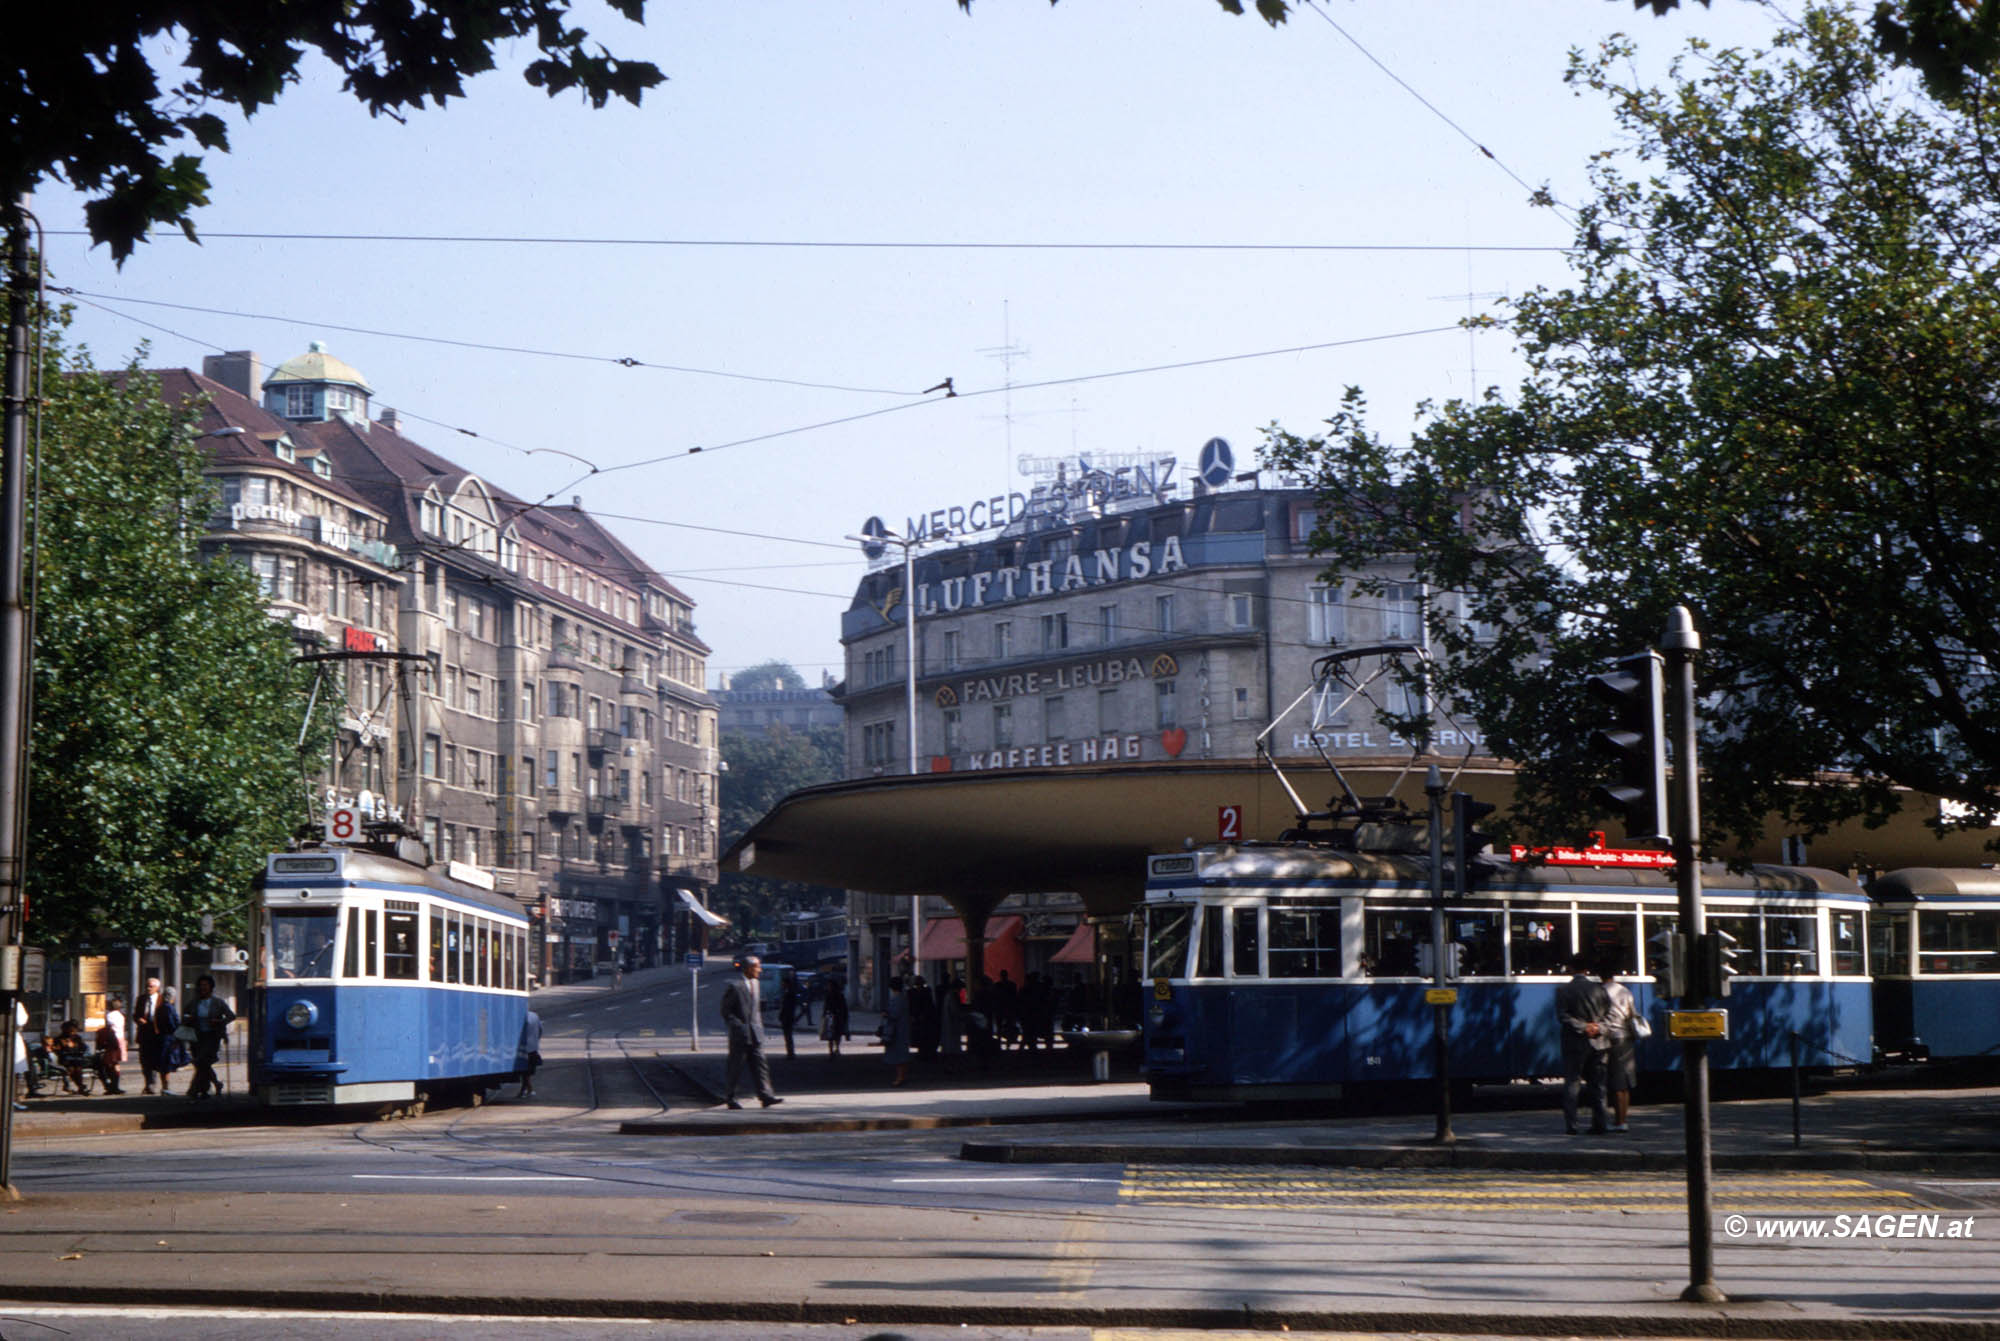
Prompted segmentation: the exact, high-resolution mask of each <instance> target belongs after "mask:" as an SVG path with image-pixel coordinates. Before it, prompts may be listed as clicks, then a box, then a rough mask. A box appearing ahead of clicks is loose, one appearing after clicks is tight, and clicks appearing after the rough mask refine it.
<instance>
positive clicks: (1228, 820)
mask: <svg viewBox="0 0 2000 1341" xmlns="http://www.w3.org/2000/svg"><path fill="white" fill-rule="evenodd" d="M1215 836H1216V838H1217V840H1218V841H1220V842H1224V843H1234V842H1237V841H1239V840H1240V839H1241V838H1242V837H1243V807H1242V806H1218V807H1217V808H1216V812H1215Z"/></svg>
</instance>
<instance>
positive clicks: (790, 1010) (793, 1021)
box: [778, 973, 799, 1057]
mask: <svg viewBox="0 0 2000 1341" xmlns="http://www.w3.org/2000/svg"><path fill="white" fill-rule="evenodd" d="M798 1022H799V975H798V974H796V973H787V974H786V975H785V979H784V985H783V986H782V987H780V988H779V989H778V1027H779V1028H780V1029H782V1030H784V1031H785V1056H787V1057H796V1056H798V1055H799V1054H798V1052H797V1050H796V1049H794V1048H793V1046H792V1029H793V1027H794V1026H796V1025H797V1024H798Z"/></svg>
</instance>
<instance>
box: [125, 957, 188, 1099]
mask: <svg viewBox="0 0 2000 1341" xmlns="http://www.w3.org/2000/svg"><path fill="white" fill-rule="evenodd" d="M132 1024H133V1028H134V1032H135V1034H136V1035H137V1041H138V1044H139V1072H140V1074H141V1075H142V1076H144V1077H145V1080H146V1087H145V1089H144V1090H143V1091H142V1093H145V1094H151V1093H152V1092H153V1080H154V1077H155V1076H157V1077H159V1085H160V1090H161V1092H162V1093H164V1092H165V1091H166V1088H167V1073H168V1071H169V1070H171V1068H170V1067H168V1066H167V1065H166V1062H167V1050H168V1046H169V1045H170V1044H171V1043H172V1042H173V1041H174V1030H176V1029H178V1028H180V1027H181V1017H180V1012H179V1011H176V1010H175V1009H174V1002H173V998H172V997H170V996H168V995H167V994H166V993H165V992H163V991H161V990H160V980H159V978H158V977H157V976H155V977H151V978H148V979H146V990H145V993H144V994H143V995H141V996H140V998H139V999H138V1000H137V1001H135V1002H133V1003H132Z"/></svg>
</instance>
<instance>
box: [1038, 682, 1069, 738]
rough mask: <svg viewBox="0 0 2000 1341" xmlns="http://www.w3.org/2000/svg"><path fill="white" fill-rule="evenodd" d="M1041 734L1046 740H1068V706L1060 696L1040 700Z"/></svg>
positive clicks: (1053, 695)
mask: <svg viewBox="0 0 2000 1341" xmlns="http://www.w3.org/2000/svg"><path fill="white" fill-rule="evenodd" d="M1042 732H1043V738H1044V739H1046V740H1051V741H1057V740H1067V739H1069V705H1068V704H1067V703H1065V702H1064V701H1063V696H1062V695H1061V694H1051V695H1050V696H1049V697H1047V698H1045V699H1043V700H1042Z"/></svg>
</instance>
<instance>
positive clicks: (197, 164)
mask: <svg viewBox="0 0 2000 1341" xmlns="http://www.w3.org/2000/svg"><path fill="white" fill-rule="evenodd" d="M608 3H609V4H610V5H611V7H612V8H613V9H615V10H616V11H617V12H618V13H620V14H622V15H624V16H625V17H626V18H628V19H630V20H632V21H633V22H635V23H637V22H641V21H643V18H644V10H645V0H608ZM571 9H572V5H571V3H570V0H430V3H428V4H424V5H422V6H414V5H411V4H408V3H406V2H405V0H292V2H291V3H286V4H242V3H235V2H234V0H184V2H183V3H180V4H175V5H139V4H131V3H119V2H118V0H111V2H110V3H99V4H75V5H48V6H42V7H40V8H38V9H37V10H36V11H35V13H34V24H33V27H34V29H35V32H34V35H33V36H32V37H30V36H29V34H28V33H26V32H25V31H16V32H15V33H14V38H15V40H14V41H12V42H10V43H8V55H7V56H6V57H5V58H4V64H0V68H4V69H6V70H7V71H8V73H9V77H8V78H6V79H0V114H4V117H5V121H6V126H7V134H6V137H5V138H4V140H0V214H4V213H5V212H6V211H8V210H10V209H11V208H12V206H13V203H14V202H15V201H17V200H19V199H21V198H22V197H23V196H25V195H27V193H28V192H29V191H31V190H33V189H34V187H35V185H36V184H37V183H38V182H41V181H43V180H44V179H46V178H49V177H52V176H53V177H59V178H61V179H62V180H64V181H67V182H68V183H69V184H70V185H71V186H73V187H75V188H76V189H77V190H79V191H83V192H86V193H88V194H89V195H90V196H91V197H92V198H91V200H90V203H89V204H88V206H87V207H86V211H85V212H86V214H87V216H88V219H89V224H90V232H91V236H92V237H93V238H95V239H96V240H97V241H99V242H102V243H107V244H109V245H110V247H111V249H112V253H113V255H115V256H116V257H117V258H118V259H119V260H120V261H123V260H124V259H125V257H127V256H128V255H130V254H131V252H132V249H133V247H134V246H135V245H137V243H138V242H139V241H140V240H141V239H143V238H144V237H145V235H146V232H147V230H148V229H150V228H151V227H152V226H153V225H155V224H170V225H176V226H178V227H180V228H182V229H184V230H185V231H186V232H187V233H188V236H190V237H193V236H194V227H193V222H192V220H193V215H194V212H195V210H197V209H198V208H200V207H201V206H202V205H204V204H206V203H207V201H208V185H209V183H208V176H207V174H206V173H205V172H204V171H203V170H202V158H201V155H200V154H199V153H192V152H174V150H176V149H179V148H183V147H185V148H192V149H200V150H210V151H216V152H226V151H227V150H228V148H229V135H228V127H227V126H226V125H225V124H224V122H223V119H222V118H221V117H220V116H218V115H217V114H216V111H215V109H216V108H218V107H220V108H234V109H236V110H237V111H240V112H242V113H243V114H244V115H246V116H249V115H252V114H254V113H256V112H257V111H259V110H260V109H262V108H265V107H268V106H270V105H271V104H272V103H274V102H276V101H277V100H278V97H279V95H280V94H282V93H283V92H284V91H285V89H286V87H287V86H288V85H291V84H294V83H297V82H298V79H299V66H300V63H301V61H303V60H304V58H305V57H306V56H307V54H308V53H310V52H314V51H317V52H318V53H319V54H320V55H322V56H324V57H326V59H328V60H329V61H331V62H333V64H334V65H335V66H336V67H337V68H338V69H339V70H340V72H341V74H342V76H343V79H344V82H343V84H342V87H343V88H344V89H345V90H346V91H347V92H349V93H351V94H353V95H354V97H355V98H356V99H357V100H358V101H359V102H360V103H361V104H362V105H363V106H364V107H366V108H367V109H368V111H369V114H370V115H372V116H390V117H394V118H397V119H398V120H400V119H401V118H402V115H403V114H404V113H405V112H408V111H412V110H416V109H419V108H422V107H423V106H425V105H426V104H427V103H435V104H437V105H438V106H443V105H444V104H445V103H446V102H448V101H450V100H451V99H452V98H457V97H462V96H464V93H465V81H466V79H467V78H468V77H470V76H472V75H477V74H481V73H484V72H485V71H487V70H490V69H492V68H493V63H494V51H495V49H496V48H498V47H500V46H501V45H503V44H506V43H511V42H513V41H515V40H517V39H520V38H527V39H530V40H532V41H533V42H534V44H535V46H536V47H537V49H539V51H540V52H541V55H540V56H539V57H538V58H537V59H535V60H534V61H532V62H530V63H529V65H528V67H527V69H526V70H525V71H524V74H525V77H526V78H527V81H528V83H529V84H531V85H533V86H535V87H537V88H541V89H546V90H547V91H548V93H549V95H550V96H551V97H554V96H555V95H556V94H559V93H564V92H567V91H570V90H572V89H573V90H576V91H577V92H579V93H581V94H582V95H583V96H584V97H585V98H586V99H587V100H589V102H590V104H591V105H592V106H594V107H602V106H604V104H605V103H606V102H607V101H609V100H610V99H611V98H613V97H617V98H623V99H625V100H626V101H627V102H631V103H635V104H636V103H637V102H638V101H639V98H640V95H641V94H642V93H643V92H644V91H645V90H646V89H648V88H651V87H653V86H654V85H656V84H658V83H660V82H661V80H662V79H664V78H665V76H664V75H662V74H661V73H660V71H659V69H658V68H657V67H655V66H653V65H650V64H647V63H645V62H643V61H622V60H619V59H618V58H617V57H615V56H613V55H612V54H611V53H610V52H608V51H606V50H605V49H604V48H603V47H602V46H600V45H598V44H596V43H594V42H592V41H591V39H590V35H589V34H588V33H587V32H585V31H584V30H583V29H582V28H579V27H576V26H574V24H573V21H572V16H571ZM174 64H178V65H179V67H180V73H179V74H178V75H176V74H174V73H173V72H172V70H171V66H172V65H174ZM163 69H164V70H166V73H165V75H164V77H163V73H162V71H163ZM170 154H171V157H169V155H170Z"/></svg>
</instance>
